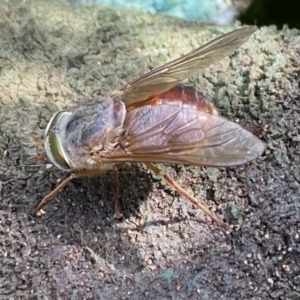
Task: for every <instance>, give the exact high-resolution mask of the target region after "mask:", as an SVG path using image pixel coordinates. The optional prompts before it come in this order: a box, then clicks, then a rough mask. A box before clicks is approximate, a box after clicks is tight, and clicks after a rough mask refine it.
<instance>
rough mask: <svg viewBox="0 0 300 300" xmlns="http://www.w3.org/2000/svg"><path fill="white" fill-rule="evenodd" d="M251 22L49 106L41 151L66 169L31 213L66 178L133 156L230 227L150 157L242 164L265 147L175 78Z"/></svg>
mask: <svg viewBox="0 0 300 300" xmlns="http://www.w3.org/2000/svg"><path fill="white" fill-rule="evenodd" d="M256 29H257V28H256V27H254V26H253V27H244V28H240V29H237V30H234V31H232V32H229V33H227V34H224V35H222V36H220V37H218V38H216V39H214V40H212V41H210V42H209V43H207V44H205V45H203V46H201V47H199V48H197V49H195V50H193V51H191V52H190V53H188V54H186V55H184V56H182V57H180V58H178V59H176V60H174V61H172V62H169V63H167V64H165V65H162V66H160V67H158V68H156V69H154V70H153V71H151V72H149V73H146V74H145V75H143V76H141V77H140V78H138V79H136V80H134V81H132V82H130V83H128V84H126V85H125V86H123V87H122V88H121V89H120V90H119V91H116V92H113V93H111V94H110V95H108V96H106V97H103V96H99V97H98V96H97V97H96V98H95V99H93V100H92V101H90V102H88V103H86V104H85V105H83V106H81V107H79V108H78V109H76V110H75V111H73V112H67V111H60V112H58V113H56V114H55V115H54V116H53V117H52V119H51V120H50V122H49V123H48V125H47V128H46V131H45V136H44V146H45V151H46V154H47V157H48V159H49V160H50V161H51V162H52V163H53V164H54V165H55V166H57V167H58V168H59V169H61V170H64V171H67V172H70V173H71V174H70V176H69V177H67V178H66V179H65V180H64V181H62V183H61V184H60V185H59V186H58V187H57V188H56V189H55V190H53V191H52V192H50V193H49V194H48V195H47V196H46V197H45V198H44V199H43V200H42V201H41V202H40V204H39V205H38V206H37V208H36V209H35V210H34V212H33V214H34V215H35V216H39V215H42V214H43V213H44V211H43V210H42V209H41V208H42V206H43V205H44V204H45V203H46V202H47V201H48V200H49V199H50V198H52V197H54V196H55V195H56V194H57V193H58V191H59V190H60V189H62V188H63V187H64V186H65V185H66V184H67V183H68V182H69V181H70V180H72V179H73V178H78V177H83V176H95V175H100V174H101V173H103V172H105V171H107V170H110V169H114V170H115V171H116V172H117V168H118V166H119V165H120V164H124V163H126V162H140V163H144V164H145V165H146V166H147V167H148V168H149V169H151V170H152V171H153V172H155V173H157V174H160V175H162V177H163V178H164V179H165V180H166V181H167V182H168V183H169V184H170V185H171V186H172V187H173V188H174V189H175V190H176V191H178V192H179V193H180V194H182V195H183V196H185V197H186V198H187V199H189V200H190V201H191V202H192V203H193V204H194V205H196V206H197V207H199V208H201V209H202V210H203V211H204V212H205V213H206V214H207V215H209V217H210V218H211V219H212V220H213V221H214V222H216V223H217V224H218V225H219V226H221V227H223V228H225V229H226V230H230V226H229V225H228V224H227V223H224V222H223V221H221V220H220V219H219V218H218V217H217V216H216V215H214V214H213V213H212V212H211V211H210V210H208V209H207V208H206V207H205V206H204V205H203V204H201V203H200V202H199V201H198V200H196V199H195V198H194V197H193V196H192V195H190V194H188V193H187V192H186V191H185V190H184V189H183V188H182V187H180V186H179V185H178V184H177V183H176V182H175V181H174V180H173V179H171V178H170V177H169V176H168V175H167V174H166V173H164V172H163V171H162V170H161V169H159V168H158V167H157V166H156V165H154V164H153V162H154V163H177V164H191V165H196V166H213V167H227V166H237V165H241V164H244V163H247V162H249V161H251V160H253V159H255V158H257V157H258V156H259V155H261V154H262V152H263V151H264V148H265V146H264V144H263V143H262V142H261V141H260V140H259V139H258V138H257V137H255V136H254V135H253V134H252V133H250V132H249V131H247V130H246V129H244V128H242V127H241V126H239V125H238V124H236V123H234V122H231V121H229V120H227V119H225V118H223V117H221V116H219V115H218V112H217V110H216V109H215V108H214V107H213V105H212V104H211V103H210V102H209V101H208V100H207V99H206V98H205V97H204V96H203V95H202V94H201V93H199V92H197V91H196V90H195V89H194V88H192V87H187V86H183V85H181V84H180V82H181V81H182V80H184V79H186V78H188V77H190V76H192V75H195V74H196V73H198V72H199V71H200V70H201V69H204V68H205V67H207V66H209V65H210V64H213V63H215V62H217V61H218V60H220V59H221V58H223V57H225V56H227V55H229V54H230V53H232V52H233V51H234V50H236V49H237V48H238V47H239V46H241V45H242V44H243V43H244V42H246V41H247V40H248V38H249V37H250V35H251V34H252V33H253V32H254V31H256ZM117 190H118V188H117ZM117 197H118V195H116V199H117ZM116 203H117V202H116ZM118 214H119V215H120V212H119V210H118V205H117V204H116V215H118Z"/></svg>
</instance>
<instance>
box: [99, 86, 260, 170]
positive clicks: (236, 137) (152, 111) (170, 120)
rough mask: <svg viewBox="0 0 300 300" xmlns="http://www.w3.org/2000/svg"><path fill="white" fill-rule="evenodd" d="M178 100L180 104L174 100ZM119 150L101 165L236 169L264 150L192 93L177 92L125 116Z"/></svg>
mask: <svg viewBox="0 0 300 300" xmlns="http://www.w3.org/2000/svg"><path fill="white" fill-rule="evenodd" d="M179 95H181V96H182V98H181V99H180V98H178V97H177V96H179ZM124 128H125V129H126V131H127V135H126V137H125V138H124V139H123V140H121V141H120V147H118V148H117V149H116V150H113V151H112V152H110V153H108V154H107V155H104V156H102V157H101V162H110V163H111V162H120V161H138V162H147V161H148V162H171V163H184V164H193V165H201V166H235V165H240V164H243V163H246V162H248V161H251V160H253V159H255V158H256V157H257V156H259V155H260V154H261V153H262V152H263V151H264V144H263V143H262V142H261V141H260V140H259V139H258V138H257V137H255V136H254V135H253V134H252V133H250V132H249V131H247V130H245V129H244V128H242V127H241V126H239V125H238V124H236V123H234V122H230V121H228V120H226V119H225V118H222V117H220V116H218V115H217V113H216V111H215V110H214V109H213V107H212V106H211V104H209V102H207V101H206V100H205V98H203V96H201V94H199V93H197V92H196V91H195V90H194V89H193V88H188V90H187V89H186V87H180V86H177V87H175V88H173V89H171V90H170V91H168V92H166V93H164V94H162V95H160V96H157V97H153V98H152V99H148V100H147V101H146V102H145V103H143V105H141V106H138V107H136V108H134V109H133V110H131V111H129V112H128V114H127V116H126V119H125V122H124Z"/></svg>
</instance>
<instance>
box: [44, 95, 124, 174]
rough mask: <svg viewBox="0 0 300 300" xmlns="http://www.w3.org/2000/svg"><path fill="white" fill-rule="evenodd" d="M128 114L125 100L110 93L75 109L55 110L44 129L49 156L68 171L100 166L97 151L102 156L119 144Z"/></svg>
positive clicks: (59, 166) (53, 161) (58, 165)
mask: <svg viewBox="0 0 300 300" xmlns="http://www.w3.org/2000/svg"><path fill="white" fill-rule="evenodd" d="M125 115H126V108H125V104H124V103H123V102H122V101H115V100H113V99H111V98H109V97H107V98H98V99H95V100H93V101H90V102H88V103H87V104H85V105H83V106H81V107H79V108H78V109H77V110H75V111H74V112H73V113H69V112H59V113H56V114H55V115H54V116H53V117H52V119H51V121H50V122H49V124H48V126H47V129H46V133H45V149H46V153H47V156H48V158H49V160H50V161H51V162H52V163H53V164H54V165H56V166H57V167H58V168H60V169H62V170H65V171H75V170H77V171H80V170H87V169H95V168H98V167H99V160H97V161H96V160H95V159H94V157H95V155H94V154H95V153H98V154H99V155H100V156H101V153H102V152H106V151H109V150H111V149H112V148H113V147H115V146H116V145H117V143H118V138H119V137H120V136H121V135H122V133H123V122H124V119H125ZM99 155H98V156H99Z"/></svg>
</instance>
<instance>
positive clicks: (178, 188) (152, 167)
mask: <svg viewBox="0 0 300 300" xmlns="http://www.w3.org/2000/svg"><path fill="white" fill-rule="evenodd" d="M144 164H145V165H146V166H147V167H148V168H149V169H150V170H152V171H153V172H154V173H156V174H158V175H160V176H162V177H163V178H164V179H165V180H166V181H167V183H168V184H169V185H170V186H172V187H173V188H174V189H175V190H176V191H177V192H178V193H179V194H181V195H182V196H184V197H186V198H187V199H188V200H189V201H191V202H192V203H193V204H194V205H196V206H197V207H199V208H200V209H201V210H202V211H203V212H204V213H205V214H207V215H208V216H209V217H210V218H211V219H212V220H213V221H214V222H215V223H216V224H217V225H218V226H220V227H222V228H224V229H225V230H226V231H231V230H232V228H231V226H230V225H229V224H227V223H224V222H223V221H221V220H220V219H219V218H218V217H217V216H216V215H215V214H213V213H212V212H211V211H210V210H209V209H208V208H207V207H206V206H205V205H204V204H202V203H200V202H199V201H198V200H197V199H196V198H195V197H193V196H192V195H190V194H189V193H188V192H187V191H186V190H185V189H184V188H182V187H181V186H180V185H179V184H178V183H176V181H175V180H174V179H172V178H171V177H170V176H169V175H167V174H166V173H165V172H164V171H163V170H161V169H160V168H158V167H157V166H156V165H154V164H152V163H149V162H145V163H144Z"/></svg>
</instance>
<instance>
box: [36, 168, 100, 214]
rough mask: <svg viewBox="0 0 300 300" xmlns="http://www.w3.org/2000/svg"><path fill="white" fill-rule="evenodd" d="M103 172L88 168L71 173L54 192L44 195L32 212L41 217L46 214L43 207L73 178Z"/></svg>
mask: <svg viewBox="0 0 300 300" xmlns="http://www.w3.org/2000/svg"><path fill="white" fill-rule="evenodd" d="M101 173H103V171H101V170H88V171H82V172H77V173H72V174H70V176H69V177H67V178H66V179H65V180H64V181H63V182H61V183H60V184H59V185H58V186H57V187H56V188H55V189H54V190H53V191H52V192H50V193H49V194H48V195H47V196H46V197H44V198H43V199H42V200H41V202H40V203H39V205H38V206H37V207H36V208H35V210H34V211H33V212H32V215H33V216H34V217H40V216H42V215H44V214H45V212H44V210H42V207H43V206H44V205H45V204H46V203H47V202H48V201H49V200H51V199H52V198H53V197H54V196H56V195H57V194H58V192H59V191H60V190H61V189H63V188H64V187H65V186H66V185H67V184H68V183H69V182H70V181H71V180H72V179H75V178H79V177H87V176H96V175H100V174H101Z"/></svg>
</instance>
